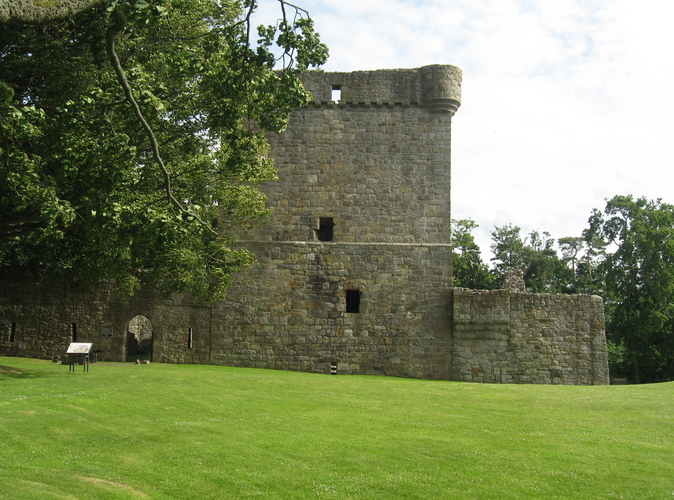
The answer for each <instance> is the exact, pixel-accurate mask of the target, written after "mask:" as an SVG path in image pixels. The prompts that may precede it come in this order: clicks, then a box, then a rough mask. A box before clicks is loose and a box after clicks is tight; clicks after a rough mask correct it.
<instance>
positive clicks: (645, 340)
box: [590, 196, 674, 381]
mask: <svg viewBox="0 0 674 500" xmlns="http://www.w3.org/2000/svg"><path fill="white" fill-rule="evenodd" d="M590 232H591V233H593V234H599V235H602V236H603V237H604V238H606V240H608V241H609V242H610V243H611V244H612V245H614V246H615V251H614V252H613V253H610V254H608V255H607V257H606V260H605V262H604V270H605V272H606V294H607V296H606V303H607V316H608V326H607V334H608V336H609V339H610V340H611V341H612V342H614V343H615V344H618V345H623V346H624V348H625V350H626V355H625V356H624V359H625V365H624V367H625V368H624V369H626V370H628V371H629V372H630V373H629V374H630V375H631V376H633V377H634V378H635V379H636V380H637V381H654V380H662V379H668V380H671V379H672V378H674V206H672V205H669V204H667V203H663V202H662V201H661V200H655V201H652V200H647V199H646V198H638V199H634V198H633V197H632V196H615V197H614V198H612V199H611V200H609V201H608V202H607V204H606V208H605V209H604V212H603V213H601V212H599V211H596V210H595V212H594V213H593V215H592V217H591V219H590Z"/></svg>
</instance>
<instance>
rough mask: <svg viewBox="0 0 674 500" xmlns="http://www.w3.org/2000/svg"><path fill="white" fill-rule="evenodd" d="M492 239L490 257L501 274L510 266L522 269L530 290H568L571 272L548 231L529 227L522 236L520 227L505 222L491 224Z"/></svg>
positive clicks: (552, 291)
mask: <svg viewBox="0 0 674 500" xmlns="http://www.w3.org/2000/svg"><path fill="white" fill-rule="evenodd" d="M492 241H493V242H494V243H492V246H491V249H492V252H493V253H494V258H493V259H492V260H494V261H496V263H495V266H494V267H495V269H496V270H497V272H498V273H499V274H500V275H501V276H503V275H504V273H505V271H506V270H507V269H509V268H515V269H521V270H522V272H523V274H524V282H525V283H526V287H527V291H529V292H532V293H561V292H568V291H569V283H570V282H571V281H572V273H571V270H570V269H569V267H568V266H566V264H564V262H563V261H562V260H560V258H559V256H558V255H557V251H556V250H555V248H554V245H555V240H554V239H552V238H551V237H550V233H548V232H542V233H541V232H539V231H532V232H531V233H530V234H529V236H528V237H527V238H526V239H524V240H523V239H522V238H521V236H520V228H519V227H517V226H512V225H511V224H508V225H506V226H503V227H495V228H494V231H493V232H492Z"/></svg>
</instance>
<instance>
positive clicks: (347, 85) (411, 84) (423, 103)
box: [302, 64, 461, 114]
mask: <svg viewBox="0 0 674 500" xmlns="http://www.w3.org/2000/svg"><path fill="white" fill-rule="evenodd" d="M302 81H303V83H304V85H305V86H306V88H307V90H309V92H311V94H312V96H313V101H312V102H313V105H314V106H342V107H346V106H359V107H382V106H403V107H406V106H420V107H425V108H428V109H429V110H430V111H434V112H449V113H451V114H454V113H455V112H456V110H457V109H458V108H459V106H460V105H461V70H460V69H459V68H457V67H456V66H450V65H444V64H434V65H431V66H423V67H421V68H416V69H385V70H375V71H354V72H350V73H341V72H323V71H309V72H307V73H305V74H303V75H302Z"/></svg>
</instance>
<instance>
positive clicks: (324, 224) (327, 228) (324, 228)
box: [316, 217, 335, 241]
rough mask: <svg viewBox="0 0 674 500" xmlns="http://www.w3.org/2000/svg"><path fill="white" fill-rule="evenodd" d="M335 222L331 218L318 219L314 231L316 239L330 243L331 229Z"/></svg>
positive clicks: (332, 234)
mask: <svg viewBox="0 0 674 500" xmlns="http://www.w3.org/2000/svg"><path fill="white" fill-rule="evenodd" d="M334 227H335V221H334V219H333V218H332V217H321V218H320V219H318V229H316V239H317V240H318V241H332V238H333V236H334V231H333V228H334Z"/></svg>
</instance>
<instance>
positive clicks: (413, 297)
mask: <svg viewBox="0 0 674 500" xmlns="http://www.w3.org/2000/svg"><path fill="white" fill-rule="evenodd" d="M303 80H304V82H305V85H306V86H307V88H308V89H309V90H310V91H311V92H312V95H313V102H312V104H311V105H310V106H308V107H307V108H305V109H302V110H299V111H297V112H295V113H293V114H292V116H291V120H290V124H289V127H288V130H287V132H286V133H284V134H282V135H275V136H272V137H270V143H271V146H272V155H273V157H274V160H275V162H276V165H277V167H278V169H279V180H278V181H277V182H273V183H270V184H269V185H268V186H265V188H264V190H265V192H266V194H267V196H268V198H269V204H270V206H271V207H272V208H273V209H274V213H273V215H272V216H271V218H270V220H269V221H268V222H267V223H266V224H265V225H264V226H263V227H261V228H258V229H256V230H254V231H251V232H249V233H248V234H246V235H244V238H242V241H241V244H242V245H244V246H246V247H247V248H249V249H250V250H252V251H253V252H254V253H255V255H256V256H257V257H258V260H259V265H258V266H256V267H254V268H251V269H248V270H246V271H244V272H242V273H240V274H238V275H236V276H235V277H234V284H233V286H232V288H231V289H230V291H229V293H228V296H227V298H226V300H224V301H222V302H219V303H217V304H214V305H212V306H200V305H198V304H193V303H191V302H190V301H189V300H188V298H186V297H178V296H175V297H171V298H169V299H160V298H158V297H156V296H155V294H153V293H152V291H150V290H142V291H141V292H139V293H138V294H136V296H135V297H133V298H132V299H130V300H122V299H119V298H117V297H115V296H114V295H113V294H112V293H111V291H110V289H109V288H108V287H106V286H101V287H100V288H99V289H98V290H97V291H95V292H93V293H86V294H82V293H78V292H76V291H72V290H67V289H64V288H62V287H59V286H53V285H50V286H40V285H36V284H26V283H20V284H17V283H6V282H3V283H2V286H0V355H15V356H31V357H38V358H50V357H52V356H63V354H64V353H65V350H66V348H67V346H68V344H69V343H70V342H71V341H72V336H73V332H74V331H76V333H77V341H79V342H92V343H93V344H94V346H93V348H94V349H101V350H102V351H103V352H102V353H101V354H100V355H99V359H104V360H114V361H124V360H126V357H127V351H126V338H127V329H128V327H129V322H130V321H131V320H132V318H134V317H135V316H137V315H143V316H145V317H147V319H148V320H149V322H150V323H151V324H152V340H153V349H152V356H153V357H152V360H153V361H157V362H167V363H213V364H223V365H232V366H245V367H258V368H274V369H286V370H302V371H308V372H316V373H331V371H332V370H333V369H336V371H337V373H338V374H373V375H392V376H402V377H417V378H429V379H450V380H461V381H470V382H493V383H543V384H605V383H608V366H607V354H606V341H605V335H604V317H603V304H602V302H601V299H599V298H598V297H590V296H583V295H574V296H567V295H564V296H562V295H558V296H551V295H539V294H526V293H522V292H519V291H513V290H500V291H474V290H464V289H452V287H451V279H452V248H451V246H450V245H449V241H450V233H449V231H450V219H451V214H450V187H451V176H450V170H451V169H450V150H451V119H452V116H453V114H454V112H455V111H456V110H457V108H458V106H459V101H460V93H461V72H460V70H459V69H457V68H455V67H453V66H427V67H423V68H419V69H412V70H380V71H362V72H355V73H324V72H310V73H307V74H305V75H304V76H303ZM337 88H338V89H339V92H340V94H341V95H340V98H339V101H338V102H333V101H332V92H333V90H335V89H337ZM358 299H359V301H358ZM354 308H356V309H357V310H355V311H354V310H353V309H354ZM190 332H191V334H192V335H191V339H192V342H191V344H190Z"/></svg>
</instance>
